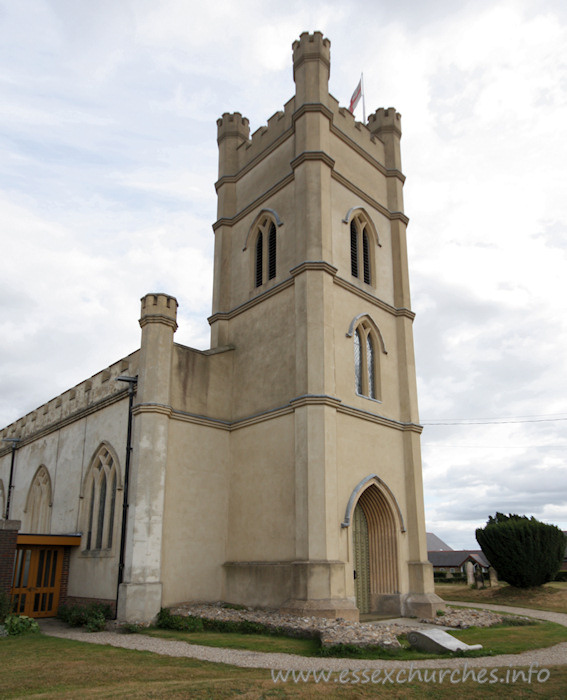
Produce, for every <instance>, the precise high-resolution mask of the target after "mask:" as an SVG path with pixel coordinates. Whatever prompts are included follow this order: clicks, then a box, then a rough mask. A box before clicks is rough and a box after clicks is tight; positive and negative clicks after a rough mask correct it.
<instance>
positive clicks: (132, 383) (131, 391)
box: [114, 376, 138, 619]
mask: <svg viewBox="0 0 567 700" xmlns="http://www.w3.org/2000/svg"><path fill="white" fill-rule="evenodd" d="M116 381H119V382H127V383H128V433H127V435H126V462H125V465H124V493H123V498H122V530H121V533H120V556H119V560H118V582H117V584H116V606H115V607H116V610H115V615H114V619H116V617H117V616H118V593H119V591H120V584H121V583H122V581H123V580H124V560H125V557H126V529H127V526H128V483H129V480H130V455H131V453H132V419H133V415H132V406H133V405H134V395H135V393H136V388H137V383H138V377H126V376H121V377H116Z"/></svg>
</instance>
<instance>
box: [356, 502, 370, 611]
mask: <svg viewBox="0 0 567 700" xmlns="http://www.w3.org/2000/svg"><path fill="white" fill-rule="evenodd" d="M353 525H354V530H353V545H354V576H355V579H354V592H355V595H356V606H357V608H358V609H359V611H360V612H361V613H363V614H364V613H368V612H370V552H369V545H368V522H367V520H366V515H365V514H364V511H363V510H362V506H361V505H360V503H357V504H356V507H355V509H354V523H353Z"/></svg>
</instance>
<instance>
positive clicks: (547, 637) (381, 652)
mask: <svg viewBox="0 0 567 700" xmlns="http://www.w3.org/2000/svg"><path fill="white" fill-rule="evenodd" d="M143 634H148V635H150V636H153V637H160V638H162V639H175V640H179V641H184V642H188V643H189V644H201V645H203V646H212V647H221V648H227V649H246V650H248V651H262V652H273V653H281V654H296V655H298V656H334V657H339V658H357V659H369V660H370V659H391V660H399V661H412V660H419V659H437V658H439V655H437V654H425V653H422V652H418V651H415V650H414V649H411V648H410V647H409V644H408V643H406V642H404V640H403V639H402V644H403V647H402V649H399V650H398V649H396V650H388V649H381V648H379V647H377V648H372V649H359V648H357V647H353V646H348V645H345V646H342V647H334V648H332V649H331V650H328V651H327V650H323V649H322V648H321V645H320V643H319V641H318V640H314V639H295V638H291V637H283V636H275V635H264V634H240V633H236V632H180V631H176V630H161V629H155V628H149V629H146V630H143ZM451 634H452V635H453V636H454V637H456V638H457V639H459V640H460V641H463V642H465V643H466V644H482V645H483V649H482V650H481V651H475V652H469V653H467V656H470V657H481V656H490V655H493V654H518V653H520V652H522V651H529V650H531V649H539V648H545V647H550V646H553V645H554V644H559V643H560V642H567V627H563V626H562V625H558V624H556V623H553V622H545V623H536V624H533V625H528V626H523V627H517V626H515V625H514V626H509V625H506V624H502V625H497V626H495V627H488V628H486V627H485V628H476V627H475V628H471V629H468V630H455V631H452V632H451ZM448 656H449V655H448Z"/></svg>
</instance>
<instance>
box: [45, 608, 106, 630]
mask: <svg viewBox="0 0 567 700" xmlns="http://www.w3.org/2000/svg"><path fill="white" fill-rule="evenodd" d="M57 617H59V619H61V620H63V622H66V623H67V624H68V625H71V627H86V628H87V630H88V631H89V632H101V631H102V630H103V629H104V627H105V624H106V621H107V620H110V619H111V618H112V610H111V608H110V606H109V605H105V604H104V603H89V604H88V605H78V604H77V605H61V606H60V607H59V610H58V612H57Z"/></svg>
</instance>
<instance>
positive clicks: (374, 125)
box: [368, 107, 402, 171]
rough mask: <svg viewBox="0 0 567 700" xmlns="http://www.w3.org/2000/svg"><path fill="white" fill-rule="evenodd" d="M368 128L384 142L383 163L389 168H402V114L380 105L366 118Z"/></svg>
mask: <svg viewBox="0 0 567 700" xmlns="http://www.w3.org/2000/svg"><path fill="white" fill-rule="evenodd" d="M368 128H369V129H370V131H371V132H372V133H373V134H375V135H376V136H378V138H379V139H381V140H382V141H383V142H384V147H385V161H386V163H385V165H386V167H387V168H388V169H390V170H399V171H401V169H402V157H401V150H400V139H401V137H402V116H401V114H400V113H399V112H396V110H395V109H394V108H393V107H388V108H387V109H384V108H383V107H380V109H377V110H376V111H375V112H374V114H371V115H370V117H369V118H368Z"/></svg>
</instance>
